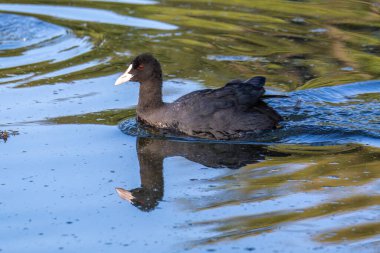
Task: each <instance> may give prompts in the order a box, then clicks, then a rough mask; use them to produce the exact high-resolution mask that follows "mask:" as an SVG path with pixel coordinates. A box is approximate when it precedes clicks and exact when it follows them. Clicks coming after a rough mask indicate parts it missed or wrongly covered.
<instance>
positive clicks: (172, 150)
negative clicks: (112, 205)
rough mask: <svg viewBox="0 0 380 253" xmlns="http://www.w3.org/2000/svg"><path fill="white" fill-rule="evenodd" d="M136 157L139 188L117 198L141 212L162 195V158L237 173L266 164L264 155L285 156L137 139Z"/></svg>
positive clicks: (252, 148)
mask: <svg viewBox="0 0 380 253" xmlns="http://www.w3.org/2000/svg"><path fill="white" fill-rule="evenodd" d="M136 148H137V155H138V160H139V165H140V177H141V187H139V188H135V189H132V190H125V189H123V188H117V189H116V191H117V192H118V194H119V196H120V197H121V198H123V199H125V200H128V201H130V202H131V203H132V204H133V205H134V206H136V207H138V208H139V209H140V210H142V211H152V210H153V209H154V208H155V207H156V206H157V205H158V204H159V202H160V201H161V200H162V198H163V195H164V178H163V161H164V159H165V158H168V157H173V156H182V157H184V158H186V159H188V160H190V161H193V162H195V163H199V164H202V165H204V166H206V167H208V168H230V169H238V168H240V167H243V166H245V165H248V164H254V163H257V162H259V161H262V160H265V157H266V156H267V155H270V156H285V155H284V154H283V153H280V152H276V151H269V150H268V149H266V147H265V146H262V145H253V144H231V143H210V142H189V141H178V140H167V139H157V138H146V137H138V138H137V140H136Z"/></svg>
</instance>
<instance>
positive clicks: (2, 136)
mask: <svg viewBox="0 0 380 253" xmlns="http://www.w3.org/2000/svg"><path fill="white" fill-rule="evenodd" d="M15 135H18V131H13V130H4V131H3V130H0V140H3V141H4V142H7V140H8V138H9V137H10V136H15Z"/></svg>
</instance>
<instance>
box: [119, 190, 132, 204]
mask: <svg viewBox="0 0 380 253" xmlns="http://www.w3.org/2000/svg"><path fill="white" fill-rule="evenodd" d="M115 190H116V192H117V194H119V197H120V198H122V199H124V200H128V201H129V202H131V203H132V201H133V200H134V198H135V197H133V195H132V193H131V192H130V191H127V190H124V189H123V188H115Z"/></svg>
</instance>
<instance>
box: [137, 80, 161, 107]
mask: <svg viewBox="0 0 380 253" xmlns="http://www.w3.org/2000/svg"><path fill="white" fill-rule="evenodd" d="M162 105H163V102H162V78H157V77H156V78H151V79H149V80H146V81H144V82H141V83H140V94H139V102H138V104H137V113H139V112H146V111H150V110H154V109H156V108H159V107H161V106H162Z"/></svg>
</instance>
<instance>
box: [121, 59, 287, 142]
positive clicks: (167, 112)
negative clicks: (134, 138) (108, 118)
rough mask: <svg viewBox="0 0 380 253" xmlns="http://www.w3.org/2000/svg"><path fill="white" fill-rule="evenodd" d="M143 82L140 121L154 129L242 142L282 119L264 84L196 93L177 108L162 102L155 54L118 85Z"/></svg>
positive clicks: (141, 61)
mask: <svg viewBox="0 0 380 253" xmlns="http://www.w3.org/2000/svg"><path fill="white" fill-rule="evenodd" d="M127 81H136V82H140V84H141V85H140V94H139V102H138V105H137V120H138V121H139V122H141V123H143V124H146V125H148V126H150V127H154V128H160V129H166V130H170V131H175V132H180V133H183V134H186V135H189V136H195V137H201V138H208V139H222V140H228V139H240V138H245V137H246V136H247V135H249V134H252V133H253V132H257V131H260V130H267V129H274V128H275V127H276V126H277V123H278V122H279V121H280V120H282V117H281V116H280V115H279V114H278V113H277V112H276V111H275V110H274V109H272V108H271V107H269V106H268V105H267V104H266V103H265V102H263V101H262V98H263V94H264V93H265V89H264V84H265V78H264V77H261V76H256V77H253V78H251V79H249V80H247V81H241V80H233V81H230V82H229V83H227V84H226V85H225V86H224V87H222V88H219V89H205V90H199V91H194V92H191V93H189V94H187V95H184V96H183V97H180V98H179V99H177V100H176V101H174V102H173V103H164V102H162V71H161V66H160V63H159V62H158V61H157V60H156V59H155V58H154V57H153V56H152V55H150V54H142V55H139V56H137V57H136V58H135V59H134V60H133V61H132V63H131V65H130V66H129V68H128V70H127V71H126V72H125V73H124V74H123V75H122V76H121V77H119V79H118V80H117V81H116V83H115V84H116V85H118V84H121V83H124V82H127Z"/></svg>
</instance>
